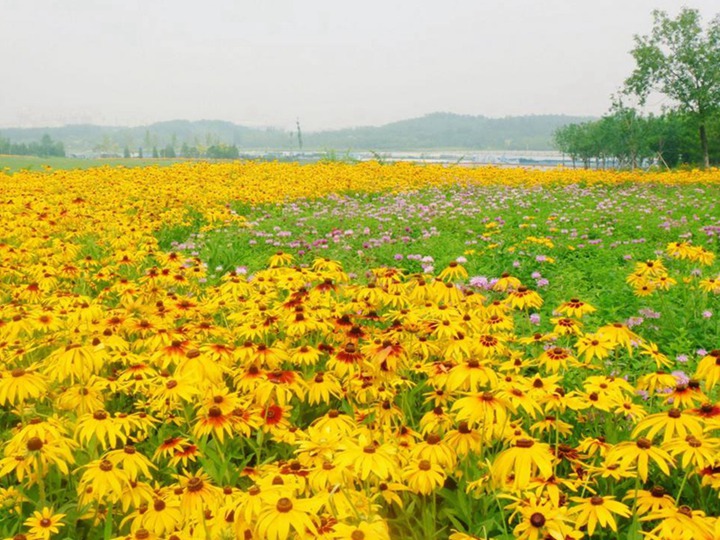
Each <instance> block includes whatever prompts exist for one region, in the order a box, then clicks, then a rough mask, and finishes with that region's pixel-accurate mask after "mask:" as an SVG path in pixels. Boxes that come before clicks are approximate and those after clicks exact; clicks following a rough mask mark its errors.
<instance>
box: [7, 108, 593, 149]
mask: <svg viewBox="0 0 720 540" xmlns="http://www.w3.org/2000/svg"><path fill="white" fill-rule="evenodd" d="M586 120H589V118H585V117H575V116H564V115H537V116H515V117H506V118H488V117H485V116H467V115H457V114H451V113H433V114H428V115H426V116H423V117H421V118H412V119H409V120H402V121H399V122H393V123H391V124H386V125H384V126H377V127H357V128H350V129H340V130H332V131H318V132H308V133H305V132H303V133H302V139H303V149H304V150H329V149H332V150H343V151H344V150H353V151H367V150H384V151H387V150H441V149H468V150H548V149H551V148H552V134H553V132H554V131H555V130H556V129H557V128H558V127H560V126H564V125H566V124H572V123H577V122H583V121H586ZM301 128H302V126H301ZM45 134H48V135H50V136H51V137H52V138H53V140H56V141H61V142H63V143H64V144H65V148H66V151H67V153H68V154H87V153H92V152H107V153H113V152H114V153H121V152H122V151H123V149H124V148H125V147H127V148H129V149H130V151H131V152H136V151H137V150H138V148H142V149H143V152H144V153H145V155H150V153H151V151H152V148H153V147H155V148H158V149H162V148H165V147H166V146H167V145H172V146H173V147H174V148H176V149H177V150H179V149H180V148H181V146H182V145H183V144H186V145H188V146H191V147H192V146H194V147H197V148H207V147H209V146H212V145H218V144H225V145H237V146H238V148H239V149H240V151H241V152H242V151H243V150H298V149H299V143H298V137H297V132H294V131H285V130H281V129H276V128H251V127H246V126H240V125H237V124H233V123H231V122H224V121H220V120H200V121H188V120H172V121H168V122H158V123H155V124H151V125H148V126H138V127H120V126H96V125H88V124H77V125H69V126H64V127H54V128H4V129H0V136H2V137H6V138H8V139H10V140H12V141H13V142H31V141H37V140H39V139H40V138H41V137H42V136H43V135H45Z"/></svg>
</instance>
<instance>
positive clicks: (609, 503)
mask: <svg viewBox="0 0 720 540" xmlns="http://www.w3.org/2000/svg"><path fill="white" fill-rule="evenodd" d="M570 500H572V501H573V502H575V503H577V504H576V505H574V506H571V507H570V508H569V510H568V515H569V516H572V517H574V519H575V526H576V527H582V526H583V525H585V526H587V531H588V534H590V536H592V535H593V534H594V533H595V529H596V528H597V527H598V526H599V527H600V528H602V529H605V528H610V529H611V530H612V531H613V532H617V521H616V520H615V516H619V517H629V516H630V515H631V513H632V512H631V511H630V508H629V507H628V506H627V505H625V504H623V503H621V502H620V501H616V500H615V497H614V496H612V495H605V496H602V497H601V496H599V495H593V496H592V497H587V498H583V497H571V498H570Z"/></svg>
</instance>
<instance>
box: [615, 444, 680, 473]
mask: <svg viewBox="0 0 720 540" xmlns="http://www.w3.org/2000/svg"><path fill="white" fill-rule="evenodd" d="M606 460H607V463H617V464H619V465H620V466H621V467H624V468H630V467H632V466H633V465H636V466H637V471H638V474H639V475H640V479H641V480H642V481H643V482H645V481H646V480H647V477H648V466H649V464H650V462H651V461H652V462H653V463H655V464H656V465H657V466H658V468H659V469H660V470H661V471H662V472H663V473H665V475H666V476H670V467H672V466H673V458H672V457H671V456H670V454H668V453H667V452H666V451H665V450H663V449H662V448H658V447H656V446H653V443H652V441H651V440H649V439H646V438H644V437H641V438H639V439H638V440H637V441H634V442H633V441H625V442H621V443H619V444H617V445H615V446H614V447H613V448H612V449H611V450H610V451H609V452H608V454H607V457H606Z"/></svg>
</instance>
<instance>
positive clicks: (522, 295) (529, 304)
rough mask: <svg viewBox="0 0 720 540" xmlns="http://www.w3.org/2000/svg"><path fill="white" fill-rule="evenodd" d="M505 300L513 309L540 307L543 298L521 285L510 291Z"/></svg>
mask: <svg viewBox="0 0 720 540" xmlns="http://www.w3.org/2000/svg"><path fill="white" fill-rule="evenodd" d="M498 283H499V281H498ZM496 285H497V283H496ZM505 301H506V302H507V303H508V304H509V305H510V307H511V308H513V309H530V308H534V309H540V308H541V307H542V305H543V299H542V298H541V297H540V295H539V294H538V293H537V292H535V291H531V290H529V289H528V288H527V287H524V286H522V285H521V286H519V287H518V288H517V290H515V291H512V292H511V293H510V294H509V295H508V297H507V299H506V300H505Z"/></svg>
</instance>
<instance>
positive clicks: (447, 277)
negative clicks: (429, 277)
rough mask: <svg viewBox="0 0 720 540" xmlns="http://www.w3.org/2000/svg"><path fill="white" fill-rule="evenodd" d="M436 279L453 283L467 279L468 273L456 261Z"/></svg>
mask: <svg viewBox="0 0 720 540" xmlns="http://www.w3.org/2000/svg"><path fill="white" fill-rule="evenodd" d="M437 277H438V279H441V280H443V281H453V280H457V279H467V277H468V273H467V270H465V268H463V266H462V265H460V264H458V263H457V262H456V261H452V262H450V264H449V265H448V267H447V268H445V269H444V270H443V271H442V272H440V273H439V274H438V276H437Z"/></svg>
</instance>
